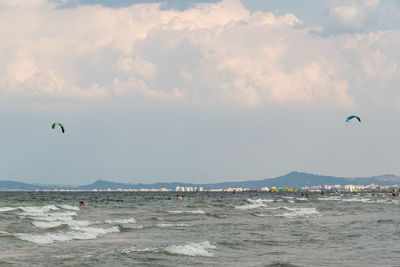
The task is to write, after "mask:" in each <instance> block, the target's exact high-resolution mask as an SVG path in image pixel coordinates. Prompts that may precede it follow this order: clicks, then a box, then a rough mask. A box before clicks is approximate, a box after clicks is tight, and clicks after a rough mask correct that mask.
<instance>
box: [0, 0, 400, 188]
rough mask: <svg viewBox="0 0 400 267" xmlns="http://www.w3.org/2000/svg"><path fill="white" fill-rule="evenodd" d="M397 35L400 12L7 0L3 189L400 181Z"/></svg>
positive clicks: (0, 101)
mask: <svg viewBox="0 0 400 267" xmlns="http://www.w3.org/2000/svg"><path fill="white" fill-rule="evenodd" d="M399 25H400V4H398V2H397V1H395V0H393V1H390V0H386V1H385V0H381V1H379V0H365V1H362V0H360V1H350V0H343V1H342V0H337V1H336V0H332V1H322V0H308V1H298V0H242V1H240V0H223V1H216V0H215V1H213V0H203V1H202V0H179V1H178V0H165V1H164V2H158V1H156V0H142V1H140V0H30V1H25V0H0V36H1V41H0V53H1V57H0V129H1V135H2V138H1V139H0V179H7V180H11V179H12V180H17V181H24V182H30V183H58V184H85V183H90V182H93V181H95V180H97V179H107V180H112V181H120V182H132V183H136V182H157V181H184V182H195V183H202V182H214V181H215V182H217V181H235V180H246V179H264V178H269V177H276V176H279V175H283V174H285V173H287V172H290V171H293V170H297V171H306V172H312V173H317V174H325V175H335V176H346V177H352V176H371V175H379V174H387V173H393V174H400V164H399V159H400V137H399V136H400V118H398V114H399V111H400V90H399V89H400V88H399V85H400V75H399V74H400V73H399V72H400V69H399V64H400V50H399V47H400V26H399ZM351 114H357V115H359V116H360V117H361V118H362V123H361V124H358V125H350V126H347V127H346V126H345V123H344V121H345V118H346V117H347V116H348V115H351ZM52 122H62V123H64V125H65V128H66V133H65V134H62V133H61V132H60V131H59V129H55V130H52V129H51V128H50V125H51V123H52Z"/></svg>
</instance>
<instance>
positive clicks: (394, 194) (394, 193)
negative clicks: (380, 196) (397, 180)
mask: <svg viewBox="0 0 400 267" xmlns="http://www.w3.org/2000/svg"><path fill="white" fill-rule="evenodd" d="M395 197H396V192H395V191H394V189H392V200H394V198H395Z"/></svg>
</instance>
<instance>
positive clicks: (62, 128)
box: [51, 122, 65, 133]
mask: <svg viewBox="0 0 400 267" xmlns="http://www.w3.org/2000/svg"><path fill="white" fill-rule="evenodd" d="M57 125H60V128H61V131H62V132H63V133H64V132H65V130H64V125H62V124H61V123H59V122H55V123H53V124H52V125H51V128H53V129H54V128H56V126H57Z"/></svg>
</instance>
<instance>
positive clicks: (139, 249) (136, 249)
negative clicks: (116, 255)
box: [121, 246, 158, 254]
mask: <svg viewBox="0 0 400 267" xmlns="http://www.w3.org/2000/svg"><path fill="white" fill-rule="evenodd" d="M156 250H158V249H157V248H150V247H144V246H137V247H130V248H126V249H123V250H122V251H121V253H124V254H129V253H132V252H148V251H156Z"/></svg>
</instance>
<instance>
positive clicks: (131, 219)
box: [105, 218, 136, 224]
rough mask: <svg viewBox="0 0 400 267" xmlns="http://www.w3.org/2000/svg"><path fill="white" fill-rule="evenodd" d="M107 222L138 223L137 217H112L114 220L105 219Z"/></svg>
mask: <svg viewBox="0 0 400 267" xmlns="http://www.w3.org/2000/svg"><path fill="white" fill-rule="evenodd" d="M105 223H108V224H127V223H136V220H135V218H127V219H112V220H105Z"/></svg>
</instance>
